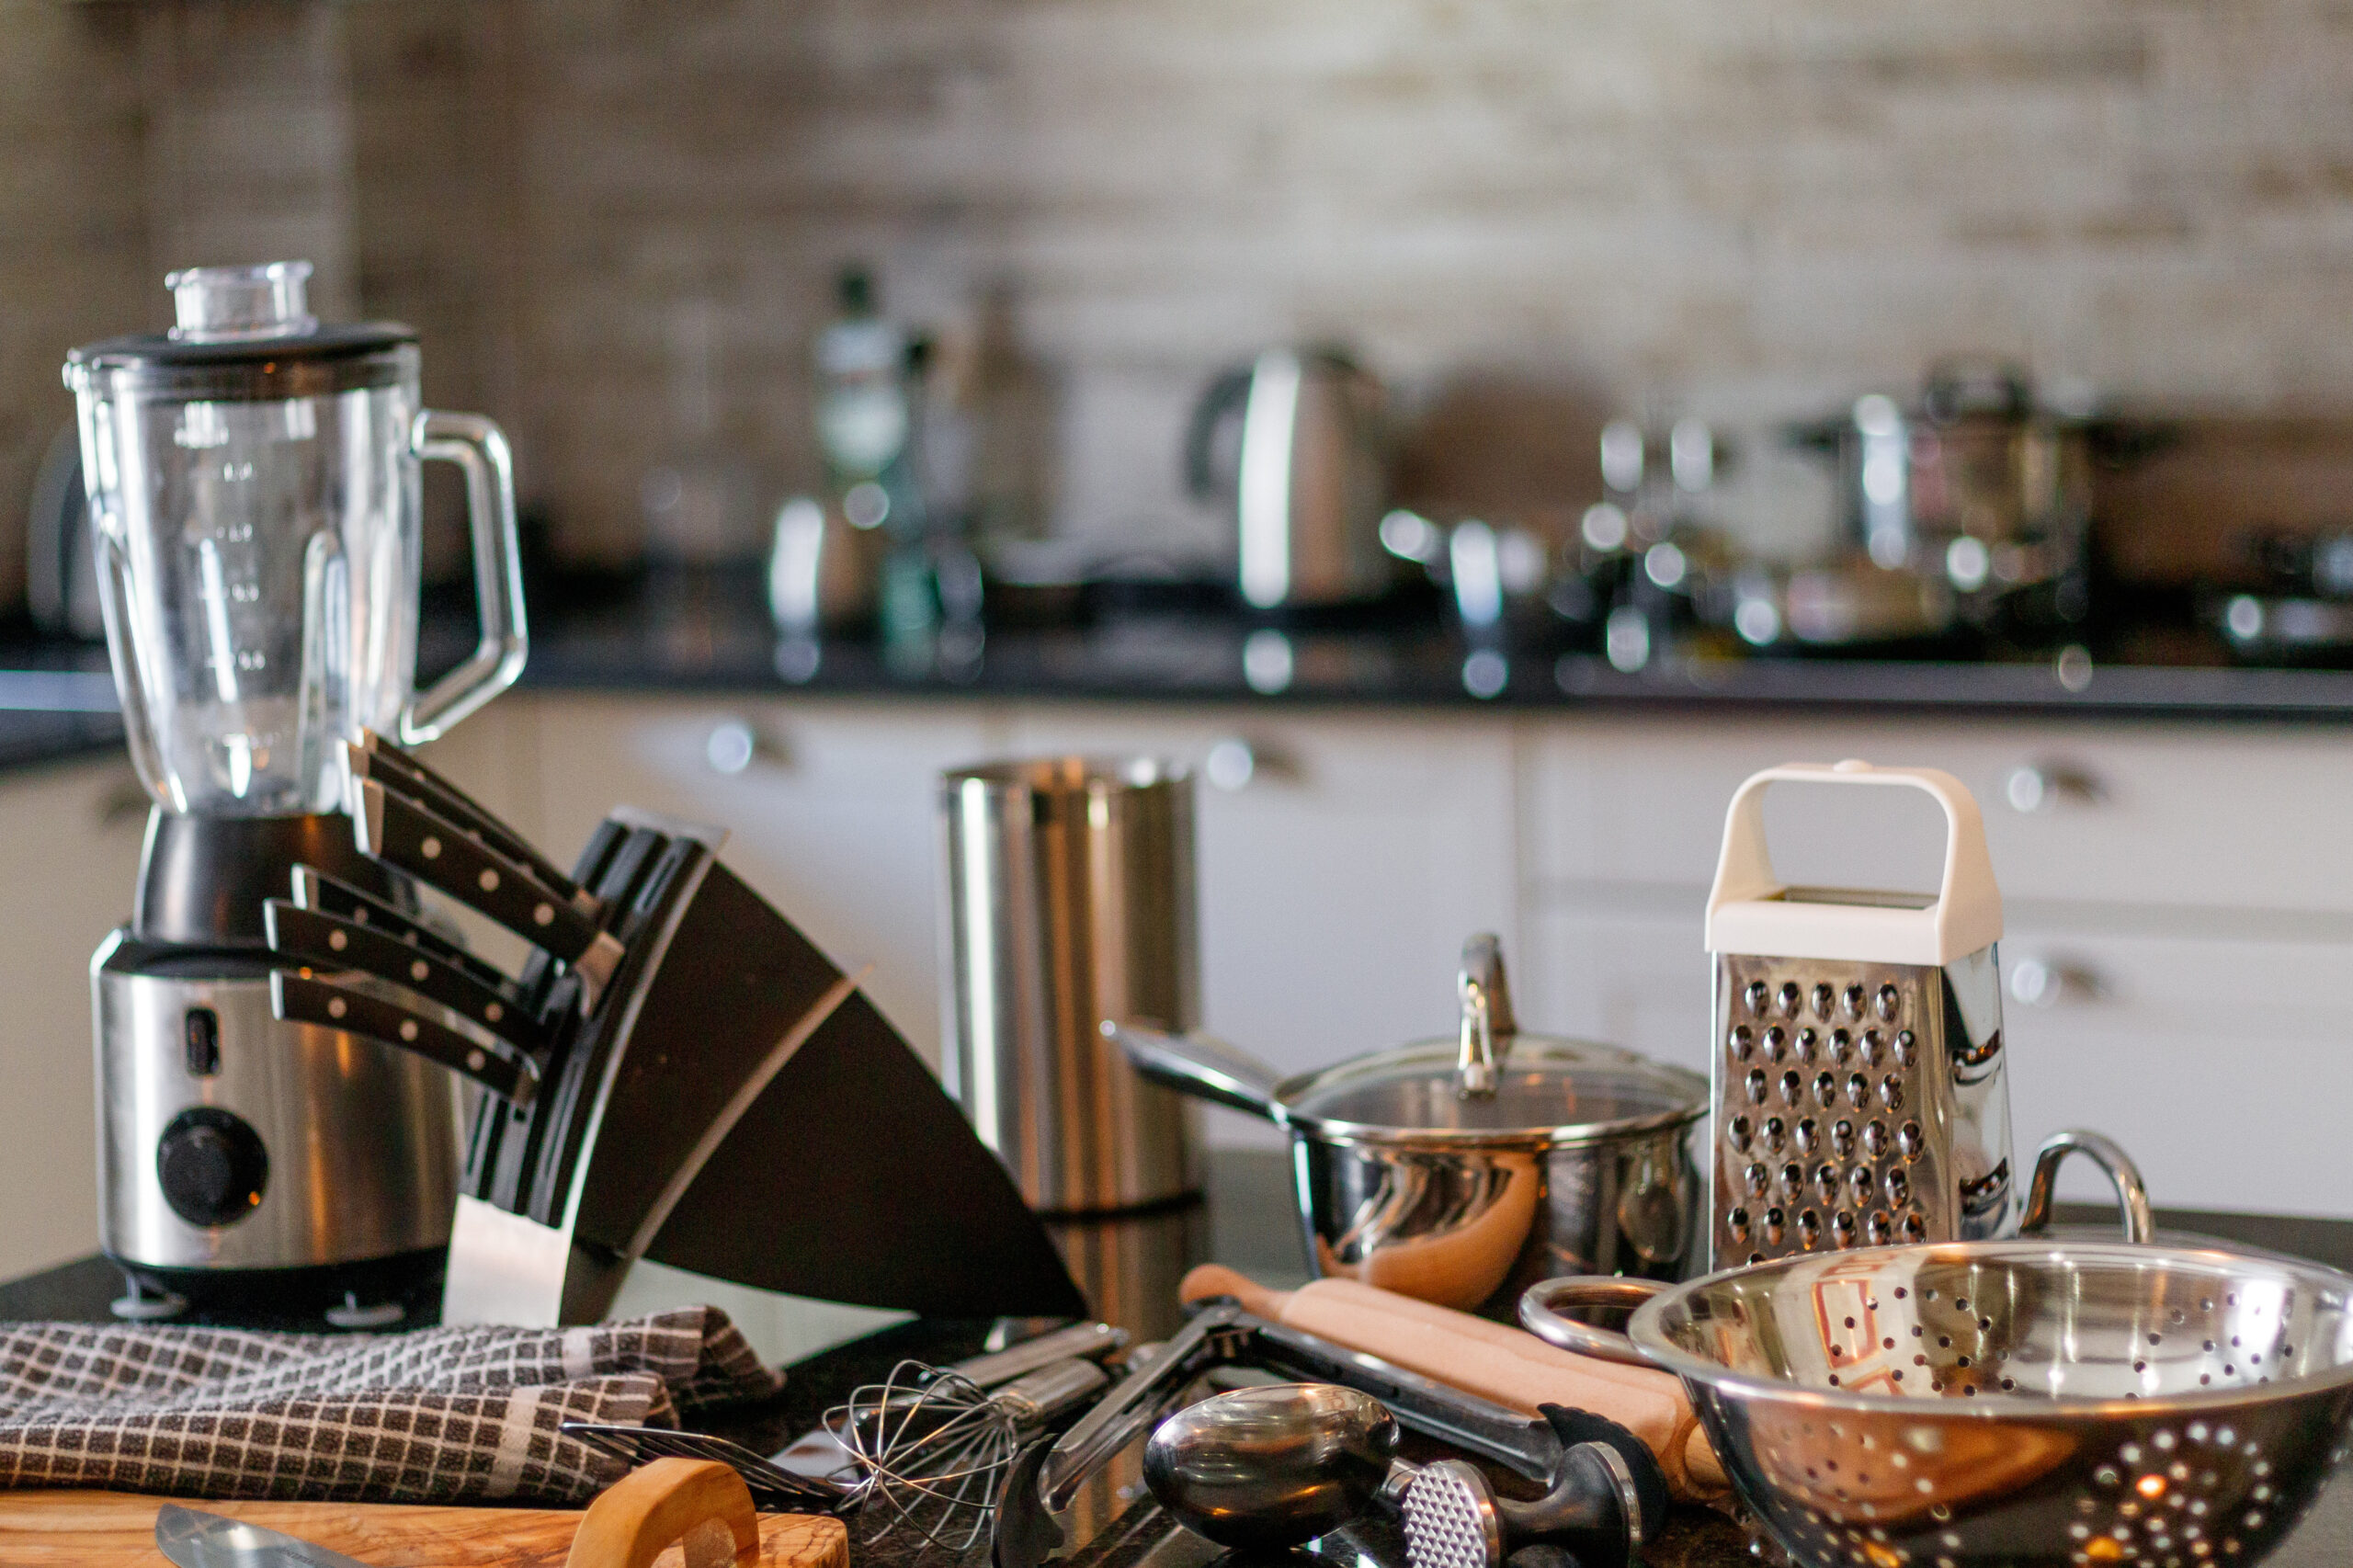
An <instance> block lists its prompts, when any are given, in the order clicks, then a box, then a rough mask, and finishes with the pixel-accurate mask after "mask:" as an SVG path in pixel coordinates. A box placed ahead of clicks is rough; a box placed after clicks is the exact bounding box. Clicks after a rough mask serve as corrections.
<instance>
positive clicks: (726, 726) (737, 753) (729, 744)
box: [702, 718, 785, 778]
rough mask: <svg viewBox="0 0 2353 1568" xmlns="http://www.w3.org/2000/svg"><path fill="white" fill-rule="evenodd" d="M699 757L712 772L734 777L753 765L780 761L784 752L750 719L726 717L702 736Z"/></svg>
mask: <svg viewBox="0 0 2353 1568" xmlns="http://www.w3.org/2000/svg"><path fill="white" fill-rule="evenodd" d="M702 757H703V761H705V762H706V763H708V764H710V770H711V771H712V772H713V773H717V774H722V775H724V776H726V777H728V778H733V777H734V776H735V775H736V774H739V773H742V772H744V771H745V770H746V769H748V768H749V767H751V766H752V764H754V763H755V762H769V763H781V762H783V761H784V760H785V751H784V748H783V747H782V746H780V745H779V744H777V743H776V742H775V741H772V740H770V739H769V738H768V737H767V736H766V735H764V734H762V733H760V731H759V728H758V727H757V726H756V725H755V724H754V723H753V722H751V721H750V720H748V719H736V718H729V719H722V720H721V721H719V722H717V723H716V724H713V725H712V726H711V727H710V734H708V735H706V736H704V737H703V743H702Z"/></svg>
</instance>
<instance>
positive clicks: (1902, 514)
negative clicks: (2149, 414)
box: [1790, 357, 2097, 619]
mask: <svg viewBox="0 0 2353 1568" xmlns="http://www.w3.org/2000/svg"><path fill="white" fill-rule="evenodd" d="M2096 428H2097V427H2096V426H2095V424H2094V422H2093V421H2092V420H2091V419H2090V418H2089V417H2088V415H2087V414H2086V413H2085V412H2082V411H2075V410H2058V409H2053V408H2052V407H2050V406H2048V405H2047V404H2046V403H2043V402H2040V401H2039V400H2038V399H2037V397H2036V395H2035V392H2034V387H2033V384H2032V382H2031V381H2029V379H2028V377H2027V374H2026V372H2025V371H2024V370H2023V369H2019V368H2018V367H2017V366H2015V365H2012V364H2009V363H2006V361H2003V360H1999V359H1985V358H1962V357H1955V358H1945V359H1940V360H1938V361H1937V362H1936V363H1935V364H1933V365H1931V366H1930V367H1929V368H1928V372H1927V378H1926V381H1925V382H1924V384H1923V387H1922V390H1921V394H1920V398H1919V401H1918V402H1917V403H1915V404H1914V405H1913V406H1911V407H1906V406H1904V404H1903V403H1899V402H1897V400H1895V399H1894V398H1892V397H1888V396H1886V395H1884V394H1881V393H1872V394H1870V395H1869V396H1865V397H1861V398H1858V399H1857V400H1856V401H1855V403H1854V406H1853V407H1852V408H1851V409H1850V410H1849V411H1847V413H1846V414H1845V415H1840V416H1839V417H1837V418H1835V419H1830V420H1825V421H1823V422H1820V423H1818V424H1813V425H1807V426H1800V427H1798V428H1796V429H1794V430H1792V431H1791V433H1790V434H1791V437H1792V438H1793V439H1794V440H1796V441H1797V442H1798V443H1799V444H1800V445H1802V446H1806V447H1812V448H1814V449H1819V450H1821V451H1823V452H1824V453H1825V454H1828V455H1832V456H1835V457H1836V460H1837V462H1838V468H1839V480H1840V484H1841V486H1842V488H1843V489H1844V491H1845V494H1846V504H1847V526H1848V528H1849V530H1850V532H1851V534H1852V537H1853V540H1854V542H1855V543H1856V544H1858V545H1859V546H1860V547H1861V548H1862V549H1863V551H1865V552H1866V553H1868V554H1869V556H1870V560H1871V562H1873V563H1874V564H1876V565H1878V566H1880V567H1881V568H1884V569H1887V570H1891V571H1893V570H1898V569H1908V570H1911V571H1914V572H1918V573H1921V574H1926V575H1928V576H1932V577H1941V578H1943V579H1944V580H1946V581H1947V582H1949V584H1950V585H1951V586H1952V587H1953V588H1954V589H1956V590H1957V591H1959V592H1961V593H1962V594H1969V595H1989V596H2000V595H2003V594H2006V593H2008V592H2011V591H2013V590H2016V589H2018V588H2024V587H2031V586H2035V585H2044V584H2064V583H2065V582H2067V580H2068V579H2070V578H2071V577H2072V576H2075V575H2079V574H2080V573H2081V570H2082V567H2083V563H2084V548H2085V543H2086V537H2087V534H2088V531H2089V527H2090V522H2091V486H2092V465H2093V443H2094V439H2095V434H2096ZM2071 591H2072V592H2076V593H2080V591H2081V585H2080V584H2079V583H2078V584H2075V585H2074V587H2073V589H2072V590H2071ZM2064 608H2065V607H2064V606H2063V607H2062V609H2064ZM2076 613H2077V614H2078V615H2079V614H2080V613H2081V608H2080V607H2077V608H2076ZM2070 619H2072V618H2070Z"/></svg>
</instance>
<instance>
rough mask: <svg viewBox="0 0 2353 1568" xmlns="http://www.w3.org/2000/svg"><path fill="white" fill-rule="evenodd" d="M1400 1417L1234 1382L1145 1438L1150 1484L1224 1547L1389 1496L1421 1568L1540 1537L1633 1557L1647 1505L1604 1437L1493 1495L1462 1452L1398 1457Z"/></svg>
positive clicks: (1591, 1562)
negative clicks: (1449, 1456) (1543, 1477)
mask: <svg viewBox="0 0 2353 1568" xmlns="http://www.w3.org/2000/svg"><path fill="white" fill-rule="evenodd" d="M1397 1441H1398V1431H1397V1423H1396V1421H1395V1420H1394V1419H1393V1418H1392V1416H1391V1415H1390V1414H1389V1411H1388V1409H1387V1408H1386V1407H1385V1406H1383V1405H1382V1404H1381V1402H1380V1401H1379V1400H1377V1399H1375V1398H1373V1397H1372V1396H1371V1395H1370V1394H1368V1393H1364V1392H1359V1391H1358V1390H1355V1389H1350V1388H1343V1387H1339V1386H1337V1385H1335V1384H1331V1383H1280V1384H1276V1385H1273V1386H1270V1387H1263V1388H1245V1389H1236V1390H1234V1391H1233V1392H1229V1393H1222V1394H1216V1395H1213V1396H1212V1397H1211V1398H1209V1399H1205V1400H1202V1401H1200V1402H1199V1403H1195V1404H1191V1405H1188V1406H1187V1407H1185V1408H1184V1409H1182V1410H1180V1411H1178V1412H1176V1414H1175V1415H1171V1416H1169V1417H1168V1418H1167V1419H1166V1420H1165V1421H1163V1422H1162V1423H1161V1424H1160V1425H1159V1426H1157V1427H1156V1428H1155V1429H1154V1432H1153V1435H1152V1439H1151V1441H1150V1442H1149V1443H1147V1444H1146V1445H1145V1448H1144V1456H1143V1475H1144V1482H1145V1483H1146V1484H1147V1485H1149V1486H1150V1487H1151V1488H1152V1494H1153V1495H1154V1497H1156V1498H1158V1499H1159V1500H1160V1504H1161V1506H1163V1507H1165V1508H1166V1509H1167V1510H1168V1511H1169V1513H1170V1514H1172V1515H1174V1516H1175V1517H1176V1519H1177V1520H1178V1522H1179V1523H1181V1524H1183V1525H1185V1526H1186V1527H1187V1528H1189V1529H1192V1530H1194V1531H1196V1532H1197V1533H1199V1534H1200V1535H1203V1536H1206V1537H1208V1538H1209V1539H1210V1540H1213V1541H1216V1542H1217V1543H1219V1544H1220V1545H1222V1546H1230V1547H1240V1548H1245V1549H1252V1550H1261V1551H1263V1550H1267V1549H1277V1548H1282V1547H1288V1546H1298V1545H1302V1544H1303V1543H1305V1542H1307V1541H1310V1540H1315V1539H1316V1538H1317V1537H1319V1536H1323V1535H1325V1534H1327V1533H1329V1532H1330V1531H1332V1530H1335V1529H1337V1528H1339V1527H1340V1526H1342V1525H1345V1524H1347V1522H1348V1521H1349V1520H1351V1519H1354V1518H1356V1517H1358V1516H1359V1515H1361V1514H1363V1513H1365V1512H1367V1511H1368V1510H1369V1509H1370V1508H1372V1507H1373V1506H1375V1505H1376V1504H1378V1503H1384V1502H1385V1503H1387V1504H1389V1505H1390V1506H1392V1507H1394V1508H1395V1509H1396V1510H1397V1511H1398V1512H1399V1513H1400V1514H1401V1515H1402V1516H1403V1518H1404V1532H1405V1542H1406V1558H1407V1561H1408V1562H1409V1563H1410V1564H1411V1565H1412V1568H1500V1564H1501V1563H1502V1562H1503V1561H1504V1559H1505V1557H1506V1555H1507V1554H1508V1553H1510V1552H1511V1551H1515V1550H1517V1549H1518V1548H1519V1547H1521V1546H1523V1545H1527V1544H1529V1543H1531V1542H1532V1541H1536V1540H1543V1541H1547V1542H1551V1543H1553V1544H1557V1545H1562V1546H1565V1547H1568V1548H1569V1549H1570V1550H1571V1551H1574V1553H1575V1555H1576V1558H1577V1561H1578V1562H1580V1563H1581V1564H1584V1565H1585V1568H1612V1565H1616V1564H1622V1563H1625V1562H1630V1561H1631V1559H1632V1557H1633V1555H1634V1553H1635V1551H1637V1550H1638V1549H1639V1548H1640V1547H1641V1544H1642V1540H1643V1530H1642V1519H1643V1506H1642V1503H1641V1500H1640V1498H1639V1495H1638V1492H1637V1488H1636V1483H1635V1480H1634V1476H1633V1473H1632V1471H1631V1468H1630V1467H1629V1465H1628V1464H1627V1461H1626V1459H1625V1457H1624V1455H1623V1454H1621V1453H1620V1451H1619V1449H1616V1448H1614V1447H1612V1446H1611V1445H1610V1444H1608V1443H1607V1442H1598V1441H1588V1442H1579V1443H1574V1444H1573V1445H1571V1446H1570V1447H1569V1448H1568V1449H1566V1450H1565V1451H1563V1453H1562V1455H1561V1457H1560V1460H1559V1461H1558V1462H1557V1463H1556V1464H1555V1465H1554V1466H1553V1467H1552V1476H1551V1486H1550V1488H1549V1489H1548V1490H1547V1492H1546V1493H1545V1494H1544V1495H1543V1496H1542V1497H1540V1498H1539V1499H1537V1500H1536V1501H1534V1502H1528V1503H1523V1502H1518V1501H1515V1500H1512V1499H1509V1498H1504V1497H1498V1496H1497V1495H1495V1491H1494V1489H1493V1487H1491V1486H1490V1485H1489V1484H1488V1482H1487V1478H1486V1476H1485V1474H1484V1473H1483V1471H1480V1470H1479V1469H1478V1467H1476V1466H1475V1465H1472V1464H1470V1463H1467V1462H1465V1461H1464V1460H1438V1461H1437V1462H1435V1463H1432V1464H1427V1465H1415V1464H1412V1463H1409V1462H1407V1461H1406V1460H1401V1459H1398V1458H1397V1457H1396V1449H1397Z"/></svg>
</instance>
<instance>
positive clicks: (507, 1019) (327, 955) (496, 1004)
mask: <svg viewBox="0 0 2353 1568" xmlns="http://www.w3.org/2000/svg"><path fill="white" fill-rule="evenodd" d="M262 926H263V929H264V930H265V931H267V933H268V936H269V945H270V947H271V948H273V949H276V950H277V951H278V952H280V953H283V954H285V955H286V956H287V957H288V958H290V959H293V960H297V961H299V962H302V963H309V964H314V965H317V966H318V967H319V968H321V969H356V970H358V971H361V972H363V973H367V974H372V975H374V976H375V977H376V978H377V979H379V980H383V981H389V982H390V983H392V984H394V985H398V986H401V987H403V988H404V989H406V990H410V991H414V992H415V993H416V994H418V995H420V996H423V997H426V999H428V1000H430V1001H434V1002H438V1003H439V1004H441V1006H444V1007H447V1008H449V1009H450V1010H451V1011H452V1012H454V1013H457V1014H459V1015H460V1017H464V1018H466V1019H468V1020H469V1021H471V1022H472V1023H477V1024H480V1025H481V1026H482V1027H483V1028H485V1029H488V1030H489V1031H490V1032H491V1033H492V1034H494V1035H496V1036H497V1037H498V1038H499V1039H501V1040H505V1041H506V1042H507V1043H508V1044H509V1045H512V1046H513V1047H515V1049H516V1050H517V1051H528V1052H531V1053H533V1054H537V1053H539V1052H541V1051H545V1050H547V1048H548V1046H549V1044H550V1043H551V1040H550V1031H549V1029H548V1028H547V1026H546V1025H544V1024H543V1023H541V1022H540V1019H539V1017H537V1015H535V1014H533V1013H532V1012H531V1010H530V1009H529V1007H526V1006H523V1005H522V1004H521V1003H520V1002H519V1001H517V998H516V995H515V993H514V991H513V990H512V988H510V987H507V986H504V985H484V984H483V983H482V982H481V981H480V980H479V979H477V978H476V977H475V976H474V975H473V974H472V973H471V972H469V971H466V970H464V969H460V968H459V967H458V966H456V965H454V964H451V963H448V962H445V961H444V960H442V959H441V958H440V957H439V956H438V954H435V953H432V952H430V951H427V950H426V949H424V948H421V947H419V946H417V945H416V944H415V943H412V942H404V941H403V940H401V939H400V937H397V936H395V935H393V934H392V932H389V931H383V930H379V929H377V928H376V927H374V926H366V925H362V924H360V923H359V922H358V921H356V920H345V919H341V918H339V917H338V916H335V915H327V914H324V913H322V912H320V911H317V910H310V909H301V908H298V907H297V906H295V905H294V904H291V903H287V902H286V901H285V900H284V899H282V898H273V899H269V900H267V902H265V903H263V905H262Z"/></svg>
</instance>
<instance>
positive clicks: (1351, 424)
mask: <svg viewBox="0 0 2353 1568" xmlns="http://www.w3.org/2000/svg"><path fill="white" fill-rule="evenodd" d="M1382 403H1383V397H1382V392H1381V383H1380V382H1379V381H1376V380H1375V379H1374V378H1373V377H1372V376H1371V375H1370V374H1369V373H1367V372H1366V371H1365V370H1364V369H1361V368H1359V367H1358V365H1357V364H1356V363H1355V362H1354V361H1353V360H1351V359H1350V358H1348V357H1347V355H1345V354H1342V353H1340V352H1338V351H1337V350H1335V349H1328V348H1270V349H1267V351H1266V352H1264V353H1262V354H1260V355H1259V356H1258V357H1257V358H1255V359H1253V360H1252V361H1251V362H1250V363H1249V364H1247V365H1242V366H1237V367H1235V368H1234V369H1230V370H1228V371H1226V372H1225V373H1224V374H1222V375H1221V376H1219V377H1218V378H1217V379H1216V380H1215V381H1211V383H1210V386H1209V389H1208V390H1207V391H1206V392H1203V393H1202V394H1201V399H1200V402H1199V403H1198V404H1196V405H1195V407H1194V410H1193V418H1192V425H1191V427H1190V429H1189V430H1188V432H1187V436H1186V441H1185V468H1186V482H1187V488H1188V490H1189V491H1190V492H1191V494H1193V495H1194V496H1195V498H1197V499H1199V500H1205V501H1206V500H1224V501H1227V502H1229V504H1230V505H1232V506H1233V517H1234V531H1235V539H1236V544H1237V547H1238V548H1237V557H1238V568H1239V572H1238V575H1239V579H1240V582H1239V585H1240V587H1241V590H1242V597H1243V599H1244V600H1245V602H1246V603H1247V604H1248V605H1249V606H1250V607H1251V608H1254V609H1260V610H1277V609H1285V608H1325V607H1332V606H1339V605H1348V604H1357V603H1362V602H1365V601H1369V600H1372V599H1377V598H1380V597H1382V596H1383V595H1385V594H1387V593H1388V592H1389V591H1390V590H1391V589H1392V588H1393V587H1395V586H1396V585H1397V580H1398V572H1399V563H1398V562H1397V559H1396V558H1395V557H1394V556H1392V555H1391V554H1390V553H1389V552H1388V551H1385V550H1383V549H1382V548H1381V512H1382V509H1383V508H1384V506H1386V505H1387V502H1388V493H1389V474H1388V440H1387V434H1386V431H1385V429H1384V417H1383V407H1382Z"/></svg>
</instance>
